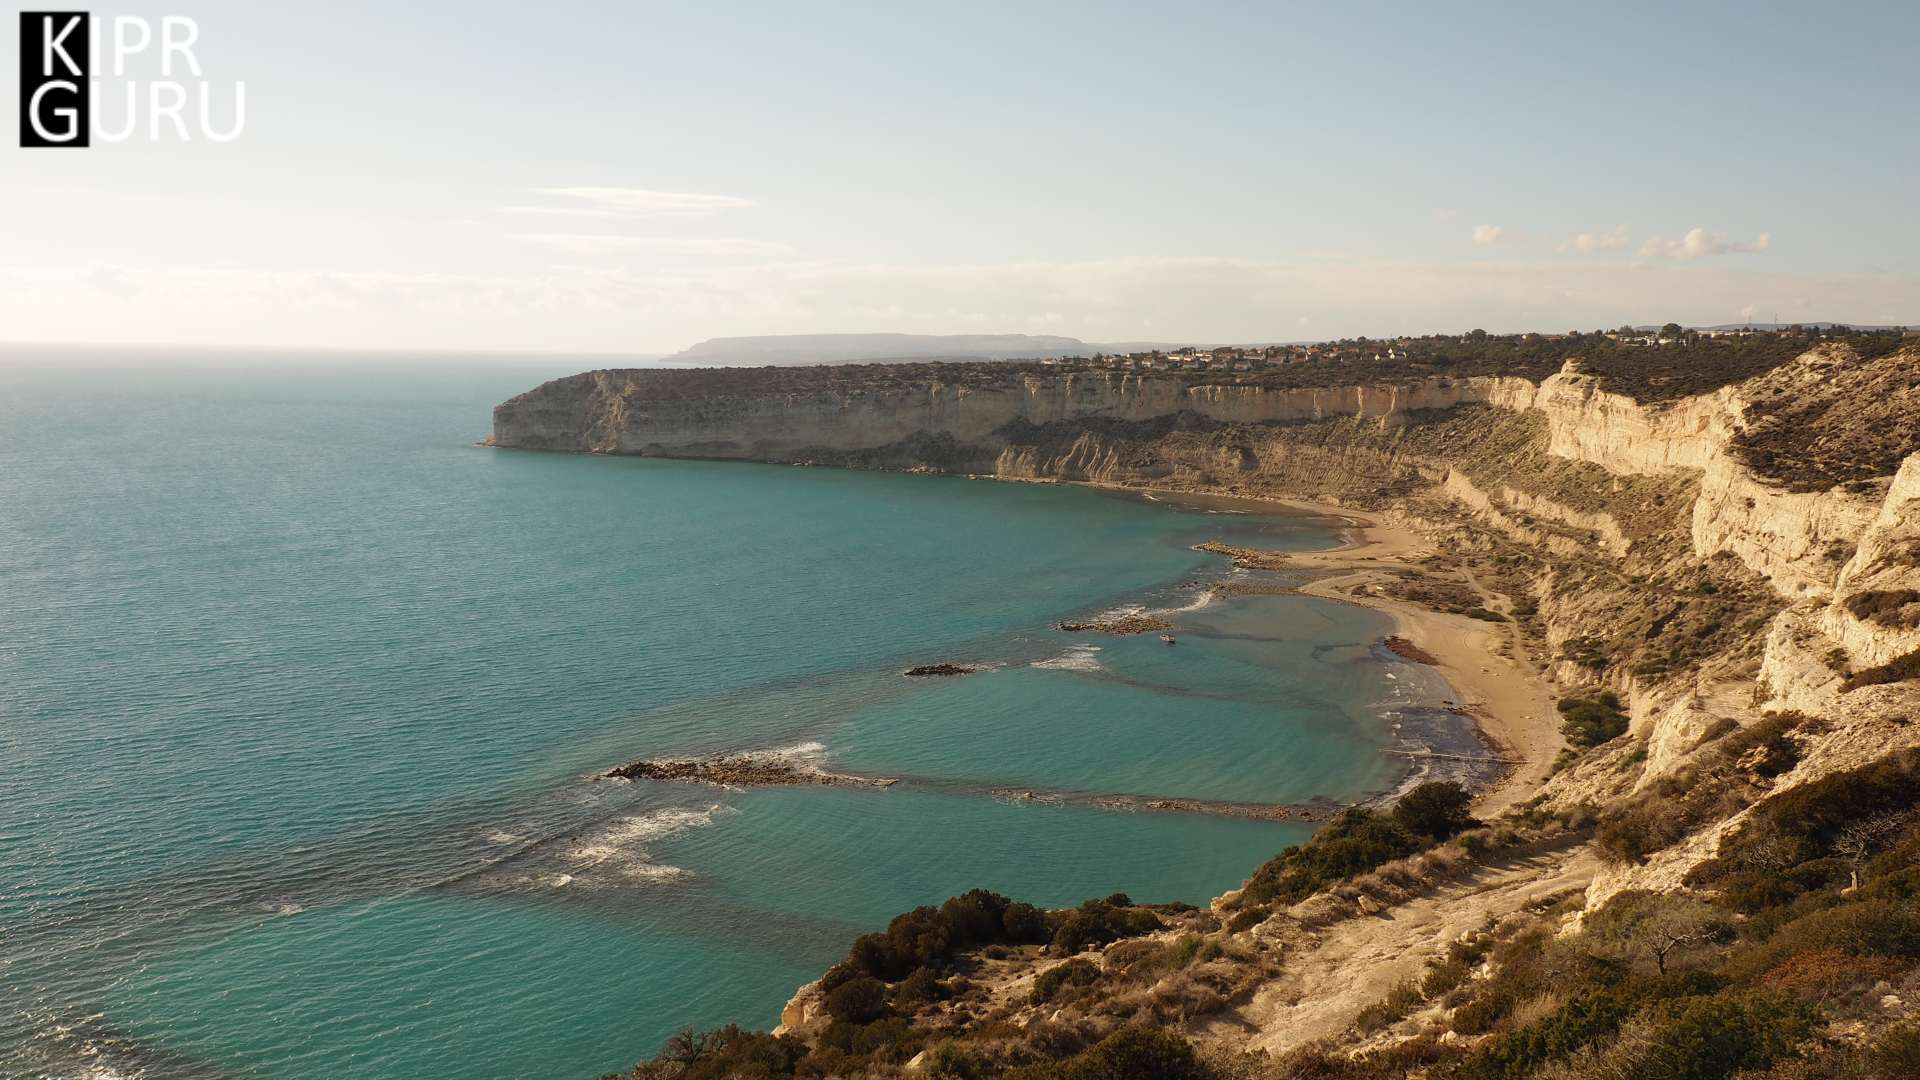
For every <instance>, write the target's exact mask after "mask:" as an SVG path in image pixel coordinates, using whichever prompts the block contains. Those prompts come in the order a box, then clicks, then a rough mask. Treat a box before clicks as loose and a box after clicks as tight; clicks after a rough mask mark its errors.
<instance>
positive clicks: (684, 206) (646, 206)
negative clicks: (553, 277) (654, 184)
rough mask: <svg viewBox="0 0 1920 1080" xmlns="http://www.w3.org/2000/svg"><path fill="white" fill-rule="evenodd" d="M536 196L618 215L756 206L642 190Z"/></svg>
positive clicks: (728, 198)
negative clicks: (551, 197)
mask: <svg viewBox="0 0 1920 1080" xmlns="http://www.w3.org/2000/svg"><path fill="white" fill-rule="evenodd" d="M539 194H542V195H551V196H553V197H554V198H557V199H573V200H578V201H579V202H582V203H585V204H586V206H585V207H584V209H586V210H588V211H591V212H597V213H602V214H612V215H618V216H635V217H638V216H648V217H651V216H657V215H679V214H712V213H716V212H718V211H721V210H745V209H749V208H751V207H754V206H757V205H759V204H758V203H756V202H754V201H753V200H752V199H742V198H737V197H735V196H732V195H699V194H695V193H693V192H686V191H648V190H646V189H644V188H619V187H557V188H540V189H539Z"/></svg>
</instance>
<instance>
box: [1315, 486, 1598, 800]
mask: <svg viewBox="0 0 1920 1080" xmlns="http://www.w3.org/2000/svg"><path fill="white" fill-rule="evenodd" d="M1289 505H1292V506H1295V507H1297V508H1300V509H1305V510H1310V511H1312V512H1315V513H1322V514H1327V515H1329V516H1338V517H1342V518H1344V519H1346V520H1347V521H1349V522H1352V523H1353V524H1352V533H1351V535H1350V537H1349V542H1348V543H1347V544H1346V545H1345V546H1343V547H1340V548H1332V549H1328V550H1326V551H1315V552H1302V553H1300V554H1298V555H1294V556H1293V557H1292V561H1293V562H1294V563H1295V564H1296V565H1298V566H1299V567H1301V568H1303V569H1317V570H1323V571H1326V576H1324V577H1320V578H1317V579H1315V580H1314V581H1311V582H1309V583H1308V584H1306V585H1303V586H1301V587H1300V591H1301V592H1302V593H1304V594H1306V595H1308V596H1317V597H1321V598H1322V599H1328V600H1335V601H1340V602H1344V603H1350V604H1357V605H1359V606H1361V607H1366V608H1371V609H1373V610H1375V611H1379V612H1382V613H1384V614H1386V615H1388V616H1390V617H1391V618H1392V619H1393V621H1394V627H1395V633H1396V634H1398V635H1399V636H1400V637H1402V638H1405V639H1407V640H1409V641H1411V642H1413V643H1414V644H1415V645H1417V646H1418V647H1419V648H1421V649H1423V650H1425V651H1426V652H1427V653H1429V654H1431V656H1432V658H1433V659H1434V660H1435V661H1436V662H1435V663H1433V664H1432V665H1430V666H1431V667H1432V668H1433V669H1434V670H1435V671H1436V672H1438V673H1439V675H1440V677H1441V678H1442V679H1444V680H1445V681H1446V683H1447V685H1448V686H1451V687H1452V688H1453V690H1454V693H1455V695H1456V697H1455V699H1454V700H1455V701H1456V703H1457V704H1458V705H1459V706H1460V708H1461V709H1462V710H1463V711H1464V712H1465V713H1466V714H1467V715H1468V716H1469V717H1471V718H1472V720H1473V722H1474V725H1475V726H1476V727H1477V728H1479V730H1480V735H1481V738H1482V739H1483V740H1484V741H1485V742H1486V743H1487V744H1488V746H1489V747H1491V748H1492V749H1493V750H1495V751H1496V752H1497V753H1498V754H1500V756H1502V757H1504V758H1507V759H1510V760H1509V762H1508V767H1507V769H1506V770H1505V772H1504V773H1503V774H1502V775H1501V777H1500V778H1499V779H1498V780H1497V781H1495V782H1494V783H1493V785H1492V786H1490V787H1489V788H1487V789H1486V790H1485V791H1482V792H1480V793H1478V795H1477V797H1476V798H1475V800H1474V811H1475V812H1476V813H1478V814H1480V815H1481V816H1483V817H1493V816H1496V815H1498V814H1500V813H1502V812H1504V811H1506V810H1507V809H1509V808H1511V807H1513V806H1515V805H1517V804H1519V803H1522V802H1525V801H1526V800H1527V799H1529V798H1531V797H1532V796H1533V795H1534V794H1535V793H1536V792H1538V791H1539V790H1540V787H1541V785H1543V784H1545V783H1546V781H1547V778H1548V776H1550V775H1551V773H1552V770H1553V763H1554V759H1555V757H1556V755H1557V754H1558V753H1559V751H1560V747H1561V746H1562V745H1563V743H1562V739H1561V734H1560V718H1559V714H1558V713H1557V712H1556V711H1555V709H1554V695H1553V693H1552V691H1551V690H1550V689H1549V687H1548V685H1547V682H1546V679H1545V678H1544V677H1543V676H1542V675H1541V673H1539V672H1537V671H1534V670H1532V669H1531V668H1530V667H1528V666H1527V665H1526V664H1525V663H1524V662H1522V661H1517V660H1515V659H1513V658H1512V657H1510V656H1508V655H1505V654H1504V653H1503V652H1502V650H1501V648H1500V646H1501V645H1502V644H1503V643H1505V641H1506V639H1507V637H1508V634H1509V633H1510V631H1509V627H1510V625H1511V624H1508V623H1488V622H1484V621H1482V620H1479V619H1474V618H1469V617H1468V616H1465V615H1455V614H1451V613H1448V612H1442V611H1435V610H1433V609H1431V608H1427V607H1422V606H1421V605H1419V604H1415V603H1412V602H1410V601H1406V600H1400V599H1397V598H1395V597H1391V596H1386V595H1383V594H1381V593H1379V592H1377V591H1375V588H1374V587H1375V585H1376V584H1377V583H1378V582H1379V580H1380V579H1381V577H1382V576H1383V575H1384V573H1385V572H1386V571H1388V570H1391V569H1397V568H1402V567H1411V566H1414V565H1415V563H1414V562H1413V561H1412V558H1413V557H1414V556H1416V555H1418V554H1420V553H1422V552H1424V551H1426V550H1429V549H1428V546H1427V545H1426V543H1425V541H1424V540H1423V539H1422V538H1421V537H1420V535H1419V534H1418V533H1416V532H1414V531H1413V530H1411V529H1409V528H1407V527H1406V526H1403V525H1399V524H1395V523H1391V522H1388V521H1386V520H1385V519H1384V518H1382V517H1381V516H1380V515H1378V514H1372V513H1367V512H1364V511H1355V510H1350V509H1346V508H1333V507H1324V506H1314V505H1311V504H1302V503H1297V502H1295V503H1289Z"/></svg>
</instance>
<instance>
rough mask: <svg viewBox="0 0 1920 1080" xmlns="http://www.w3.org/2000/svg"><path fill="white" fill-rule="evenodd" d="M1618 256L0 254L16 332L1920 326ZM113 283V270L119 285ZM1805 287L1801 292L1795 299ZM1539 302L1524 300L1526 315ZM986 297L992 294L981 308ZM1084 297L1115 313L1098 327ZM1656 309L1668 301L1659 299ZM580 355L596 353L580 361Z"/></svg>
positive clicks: (511, 340) (571, 346) (1848, 295)
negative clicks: (480, 260) (642, 262)
mask: <svg viewBox="0 0 1920 1080" xmlns="http://www.w3.org/2000/svg"><path fill="white" fill-rule="evenodd" d="M1727 265H1728V264H1727V263H1725V262H1724V261H1723V262H1721V263H1718V264H1712V263H1711V261H1710V265H1706V266H1699V267H1690V268H1689V269H1688V270H1686V271H1685V272H1679V271H1676V270H1674V269H1672V264H1671V263H1667V262H1664V261H1661V262H1655V263H1653V264H1651V265H1650V266H1649V267H1648V268H1647V269H1643V270H1638V271H1635V270H1632V269H1630V268H1628V267H1627V266H1625V265H1622V264H1619V263H1613V262H1608V261H1606V260H1583V261H1580V262H1577V263H1570V262H1567V261H1565V260H1561V261H1557V262H1555V261H1546V262H1536V261H1532V260H1517V261H1513V262H1503V261H1488V262H1485V263H1482V264H1480V265H1477V266H1472V267H1463V266H1461V265H1460V264H1458V263H1457V262H1411V261H1398V260H1378V259H1361V258H1350V257H1340V256H1324V257H1317V258H1313V259H1301V260H1267V259H1235V258H1215V257H1171V256H1168V257H1158V256H1141V257H1134V258H1116V259H1098V260H1087V261H1081V262H1014V263H979V264H931V265H928V264H891V263H873V264H847V263H827V262H818V261H805V260H785V261H777V262H775V261H754V260H742V261H740V262H705V263H696V264H692V265H688V264H684V263H676V264H672V265H655V264H652V263H649V264H648V265H646V266H634V265H629V264H627V263H626V262H624V261H620V262H615V263H610V264H604V265H603V264H598V263H595V262H592V261H588V260H582V261H581V262H580V263H578V264H575V265H563V266H561V265H556V266H535V267H529V268H526V269H520V270H513V271H506V272H500V273H480V272H440V273H424V272H423V273H398V272H386V271H371V270H355V271H330V272H321V271H282V272H273V271H250V270H234V269H214V268H179V269H173V270H167V271H156V270H147V269H142V268H134V267H126V268H119V269H115V268H112V267H106V268H102V267H42V268H31V267H19V268H14V269H8V268H4V267H0V326H5V327H6V332H7V336H8V337H9V338H12V339H15V340H25V341H32V340H40V341H72V340H75V339H83V340H112V341H120V342H160V343H173V344H185V345H215V344H242V345H267V346H272V345H282V346H306V347H336V348H449V349H457V348H480V349H491V350H526V349H534V350H548V351H576V352H637V351H670V350H673V349H678V348H681V347H684V346H685V345H687V344H688V343H691V342H693V341H697V340H700V339H701V338H706V337H712V336H716V335H722V334H778V333H826V332H848V331H859V330H896V331H902V332H908V333H954V332H959V331H968V330H971V331H982V330H990V329H992V328H994V327H998V328H1001V329H1002V330H1003V331H1007V332H1011V331H1013V330H1017V329H1021V328H1023V327H1024V326H1026V325H1028V322H1027V321H1028V320H1029V319H1034V318H1038V319H1041V320H1043V322H1042V323H1040V324H1033V325H1045V324H1044V320H1045V319H1046V317H1047V315H1048V313H1050V312H1057V313H1061V314H1063V315H1068V316H1071V317H1072V318H1073V322H1072V323H1071V324H1070V325H1072V326H1073V328H1074V333H1075V334H1076V336H1079V337H1081V338H1083V339H1085V340H1088V341H1103V340H1108V341H1125V340H1130V339H1133V338H1136V337H1138V336H1140V330H1141V328H1142V327H1143V326H1144V325H1147V324H1149V323H1150V324H1151V325H1152V327H1153V334H1154V336H1157V337H1161V338H1164V339H1166V340H1183V339H1191V340H1200V341H1266V340H1274V339H1276V338H1288V337H1301V336H1306V335H1305V334H1304V333H1303V332H1301V331H1300V330H1298V329H1295V327H1297V326H1300V325H1302V324H1300V323H1299V322H1298V320H1299V319H1300V318H1303V317H1307V316H1311V325H1312V327H1313V330H1312V334H1313V335H1314V336H1324V337H1340V336H1344V335H1350V334H1369V335H1376V334H1380V333H1384V332H1386V331H1389V330H1395V329H1399V330H1405V331H1408V332H1426V331H1443V330H1465V329H1468V328H1471V327H1474V326H1484V327H1485V328H1487V329H1488V330H1495V331H1498V330H1521V329H1538V330H1567V329H1572V328H1575V327H1581V328H1586V329H1592V328H1594V327H1602V326H1619V325H1620V324H1621V323H1627V322H1632V323H1644V322H1653V321H1665V320H1666V319H1669V318H1671V319H1673V320H1675V321H1677V322H1681V323H1687V324H1705V323H1716V322H1724V321H1727V319H1728V318H1729V317H1730V315H1731V314H1732V313H1734V312H1737V311H1739V310H1740V309H1741V308H1742V307H1744V306H1746V305H1749V304H1751V305H1753V306H1754V307H1755V308H1756V309H1757V310H1759V311H1761V312H1765V313H1771V312H1773V311H1776V310H1777V311H1780V312H1781V313H1782V314H1783V315H1784V314H1785V313H1786V312H1788V311H1789V310H1798V311H1801V312H1803V314H1801V315H1799V316H1797V317H1800V318H1821V319H1835V320H1839V321H1842V322H1885V323H1920V310H1916V308H1915V302H1916V301H1915V297H1920V277H1916V276H1914V275H1902V274H1811V273H1781V272H1759V271H1752V270H1740V269H1726V268H1725V267H1726V266H1727ZM103 285H104V286H107V287H103ZM1802 299H1804V300H1805V302H1806V304H1805V306H1804V307H1797V306H1796V305H1797V302H1798V301H1800V300H1802ZM1523 312H1525V313H1528V314H1526V315H1523V314H1522V313H1523ZM979 313H987V315H990V317H987V315H981V314H979ZM1082 313H1099V314H1101V315H1102V316H1103V317H1102V318H1101V319H1100V320H1099V321H1098V322H1096V323H1093V324H1091V325H1087V326H1085V327H1082V325H1081V324H1080V321H1079V316H1080V315H1081V314H1082ZM1656 313H1657V314H1656ZM583 366H584V365H583Z"/></svg>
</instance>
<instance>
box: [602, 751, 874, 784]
mask: <svg viewBox="0 0 1920 1080" xmlns="http://www.w3.org/2000/svg"><path fill="white" fill-rule="evenodd" d="M600 776H601V779H603V780H664V781H668V782H672V783H683V784H718V785H720V786H722V787H773V786H778V785H796V784H806V785H814V786H822V787H892V786H893V785H894V784H896V783H899V781H897V780H890V779H887V778H885V777H874V776H848V775H846V774H844V773H830V772H825V771H822V770H820V769H814V768H809V767H806V766H801V765H796V764H794V763H793V762H791V761H785V760H782V759H780V758H777V757H768V756H757V755H753V754H736V755H732V756H727V757H714V758H663V759H659V760H646V759H642V760H640V761H629V762H627V763H626V764H625V765H620V766H616V767H614V768H612V769H608V770H607V771H606V772H604V773H601V774H600Z"/></svg>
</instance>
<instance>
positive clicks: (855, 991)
mask: <svg viewBox="0 0 1920 1080" xmlns="http://www.w3.org/2000/svg"><path fill="white" fill-rule="evenodd" d="M827 1015H828V1016H831V1017H833V1018H834V1019H835V1020H844V1021H846V1022H847V1023H849V1024H866V1023H871V1022H873V1021H875V1020H878V1019H880V1018H881V1017H883V1016H885V1015H887V987H886V984H885V983H883V982H881V981H880V980H879V979H875V978H872V977H863V978H858V979H850V980H848V981H847V982H845V983H842V984H841V985H839V986H837V987H835V988H834V989H833V990H832V992H830V993H828V994H827Z"/></svg>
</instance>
